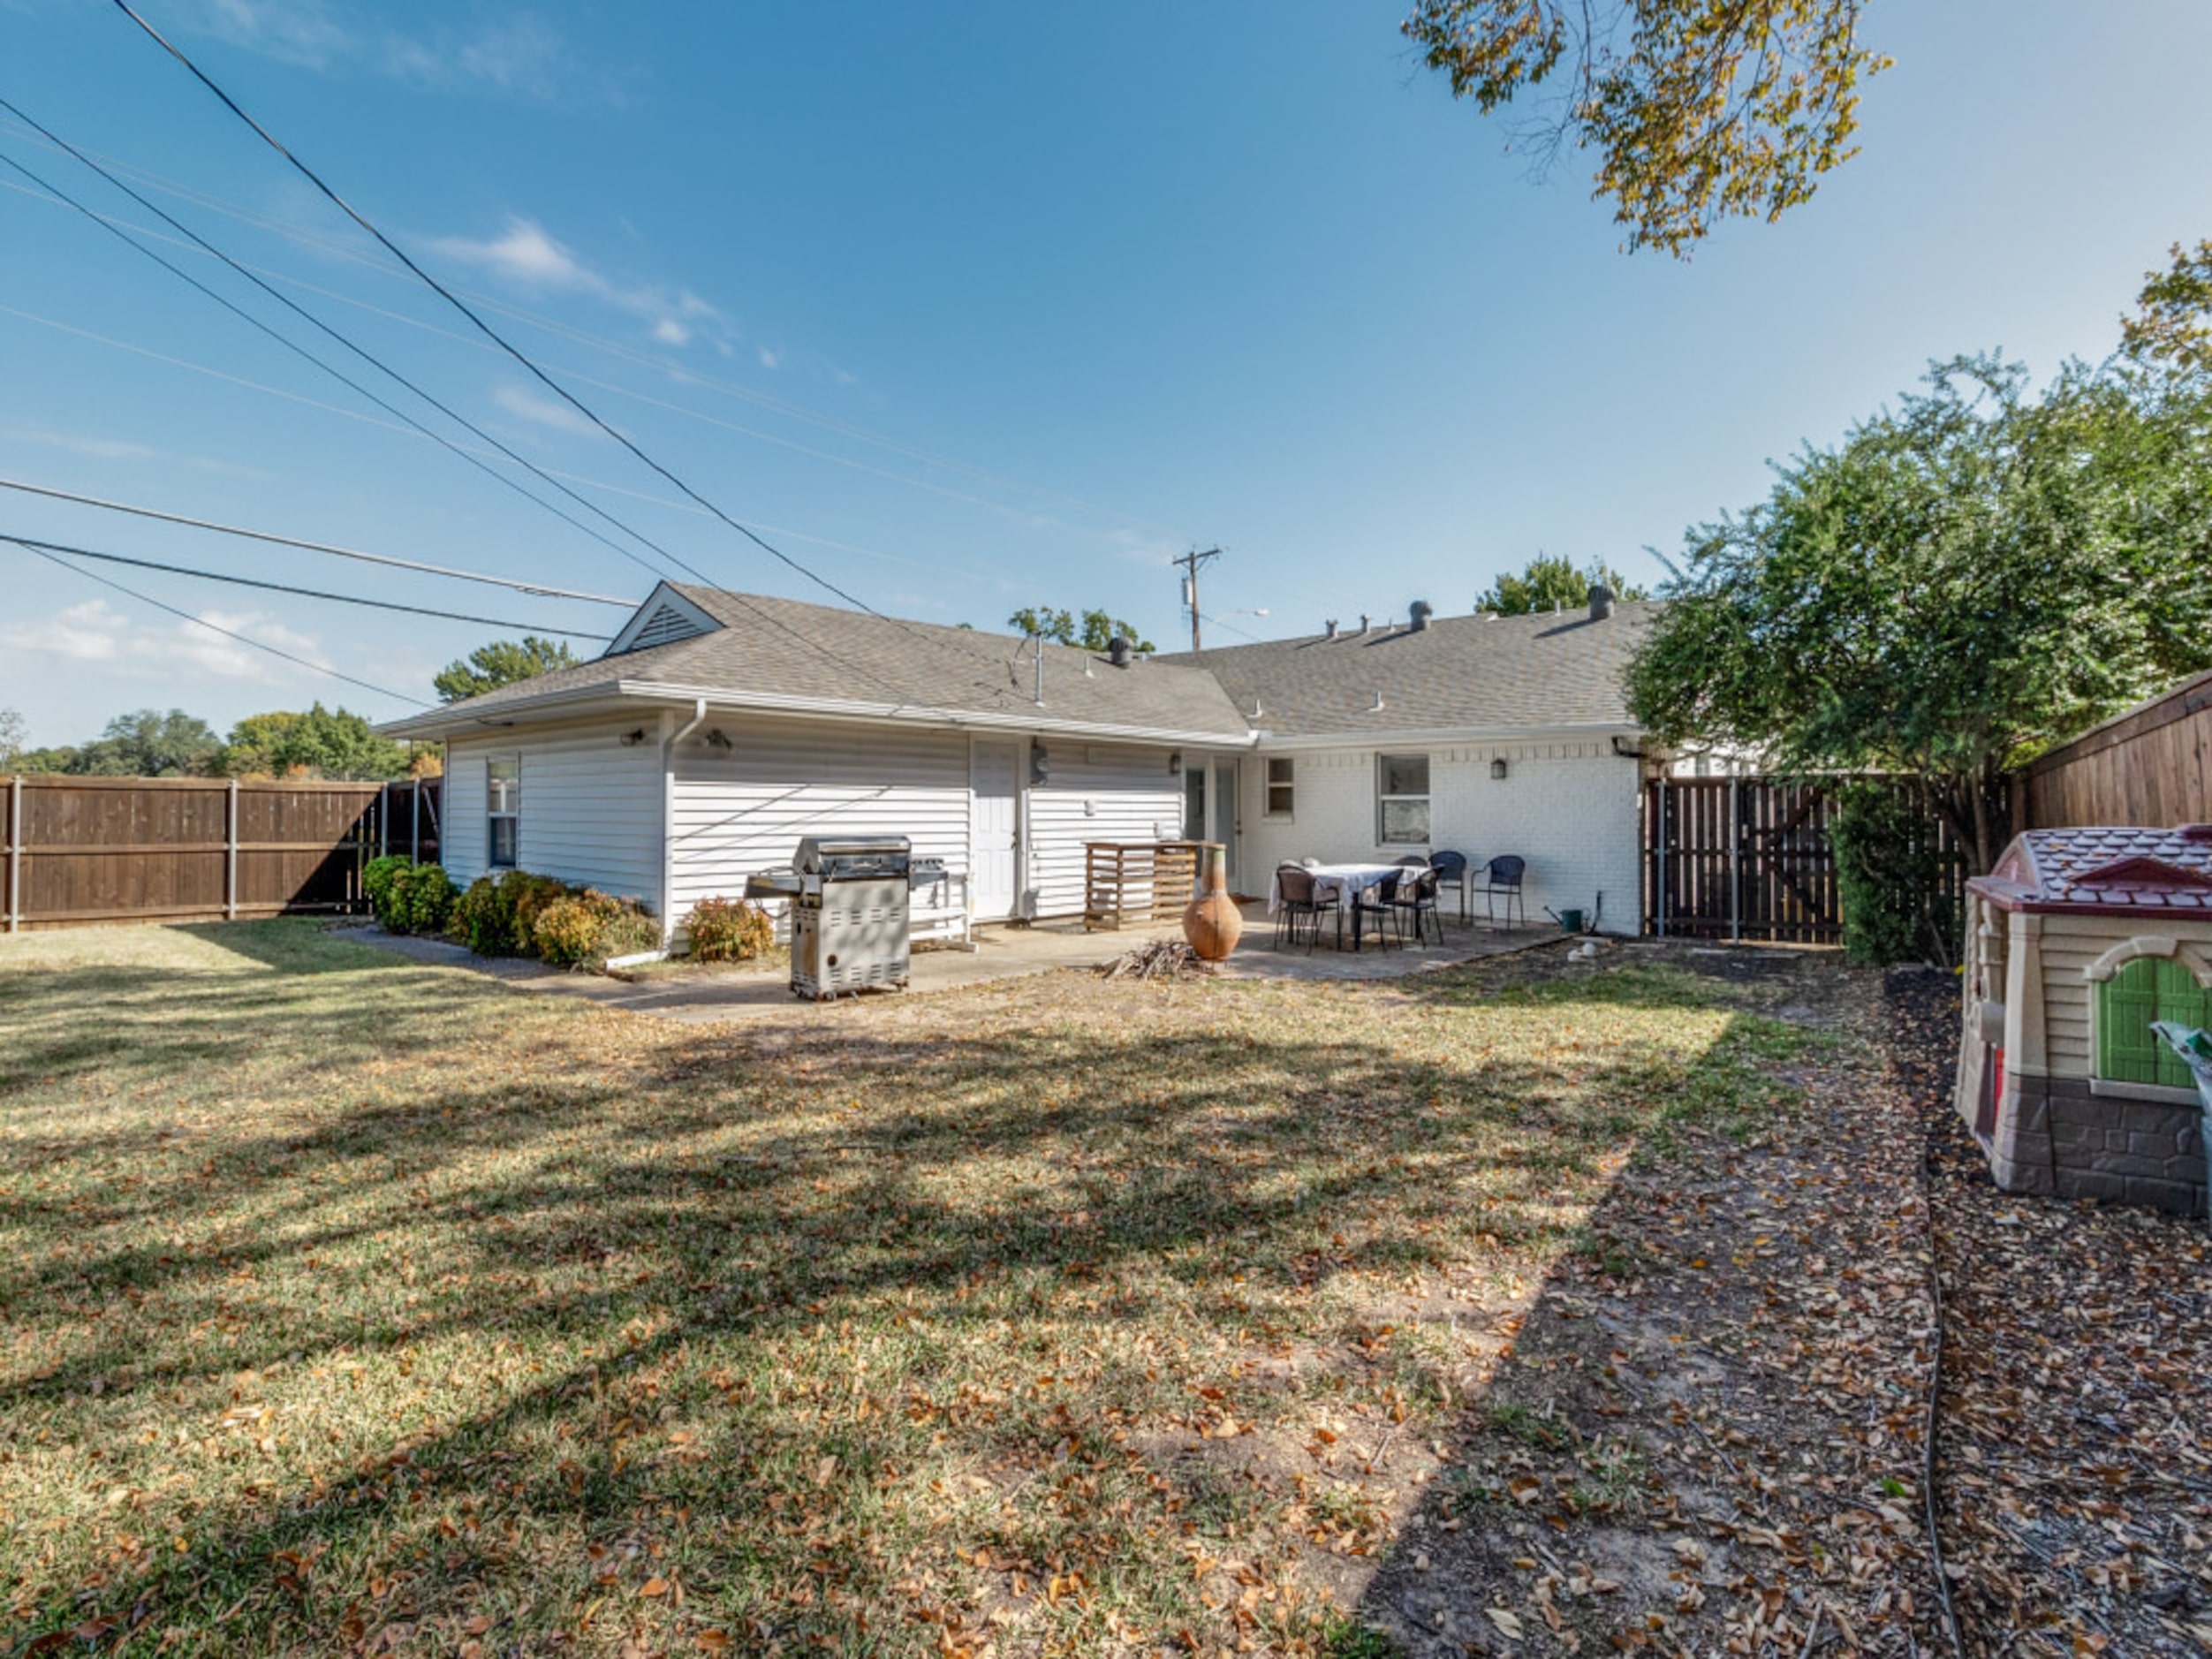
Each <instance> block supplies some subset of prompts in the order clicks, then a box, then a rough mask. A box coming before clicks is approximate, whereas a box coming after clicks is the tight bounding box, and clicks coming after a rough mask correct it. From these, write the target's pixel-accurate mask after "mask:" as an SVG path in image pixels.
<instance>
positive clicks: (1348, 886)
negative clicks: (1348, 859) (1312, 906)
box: [1268, 864, 1426, 916]
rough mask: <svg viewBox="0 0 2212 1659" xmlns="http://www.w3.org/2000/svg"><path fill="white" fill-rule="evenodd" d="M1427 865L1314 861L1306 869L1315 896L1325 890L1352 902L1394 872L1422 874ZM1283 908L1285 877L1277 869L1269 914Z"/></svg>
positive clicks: (1270, 890)
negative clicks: (1312, 879) (1311, 879)
mask: <svg viewBox="0 0 2212 1659" xmlns="http://www.w3.org/2000/svg"><path fill="white" fill-rule="evenodd" d="M1425 868H1426V867H1425V866H1420V865H1410V864H1313V865H1308V866H1307V868H1306V873H1307V875H1311V876H1312V877H1313V878H1314V898H1321V897H1322V895H1323V894H1326V893H1334V894H1336V895H1337V903H1338V904H1340V905H1350V904H1351V903H1352V898H1353V897H1354V896H1355V895H1357V894H1360V893H1364V892H1366V891H1367V889H1369V888H1370V887H1373V886H1374V885H1375V883H1378V882H1380V881H1382V880H1383V878H1384V877H1386V876H1391V875H1420V874H1421V873H1422V871H1423V870H1424V869H1425ZM1282 908H1283V878H1282V876H1281V875H1280V874H1279V873H1278V874H1277V875H1275V876H1273V877H1271V878H1269V882H1268V914H1269V915H1270V916H1272V915H1273V914H1274V913H1276V911H1278V910H1280V909H1282Z"/></svg>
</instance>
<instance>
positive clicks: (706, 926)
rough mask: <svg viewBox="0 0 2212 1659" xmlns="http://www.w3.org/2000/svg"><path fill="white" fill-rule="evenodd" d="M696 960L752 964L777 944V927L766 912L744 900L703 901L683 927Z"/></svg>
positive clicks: (695, 907) (694, 907)
mask: <svg viewBox="0 0 2212 1659" xmlns="http://www.w3.org/2000/svg"><path fill="white" fill-rule="evenodd" d="M684 931H685V932H686V933H687V934H689V935H690V936H691V953H692V956H693V959H694V960H696V961H701V962H749V961H751V960H752V959H753V958H754V957H756V956H758V955H760V954H761V951H765V950H767V949H768V948H769V946H770V945H772V944H774V943H776V924H775V922H774V921H772V920H769V914H768V913H767V912H766V911H764V910H762V909H761V908H760V907H759V906H758V905H750V904H747V903H746V901H745V900H744V899H742V898H702V899H701V900H700V901H699V903H698V904H697V905H694V906H693V909H692V913H691V920H688V921H686V923H685V924H684Z"/></svg>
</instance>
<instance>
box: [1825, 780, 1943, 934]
mask: <svg viewBox="0 0 2212 1659" xmlns="http://www.w3.org/2000/svg"><path fill="white" fill-rule="evenodd" d="M1936 834H1937V832H1936V827H1935V816H1934V814H1932V813H1931V812H1930V811H1929V810H1928V807H1925V806H1924V805H1922V804H1921V803H1920V800H1919V799H1917V798H1916V797H1914V796H1913V795H1912V794H1911V793H1909V792H1907V791H1906V790H1905V789H1904V788H1902V787H1901V786H1900V785H1898V784H1895V783H1893V782H1889V781H1885V780H1880V779H1873V778H1868V779H1863V780H1861V781H1860V782H1857V783H1852V784H1846V785H1845V786H1844V788H1843V790H1842V791H1841V792H1840V796H1839V799H1838V800H1837V811H1836V815H1835V817H1834V818H1833V819H1832V820H1831V821H1830V822H1829V838H1830V839H1831V840H1832V841H1833V843H1834V844H1835V848H1836V886H1837V892H1838V895H1839V897H1840V898H1842V900H1843V906H1844V953H1845V955H1846V956H1848V957H1849V958H1851V959H1852V961H1853V962H1862V963H1867V964H1869V965H1871V966H1877V967H1880V966H1888V965H1889V964H1890V963H1892V962H1914V961H1921V960H1928V961H1934V962H1944V963H1949V962H1956V961H1957V960H1958V945H1959V936H1960V929H1961V928H1962V927H1963V925H1964V923H1963V921H1962V920H1961V918H1960V916H1959V914H1958V905H1957V903H1956V902H1955V900H1954V898H1952V896H1951V894H1950V893H1949V892H1947V891H1946V890H1945V883H1944V881H1943V852H1941V850H1940V848H1939V846H1938V844H1937V840H1936Z"/></svg>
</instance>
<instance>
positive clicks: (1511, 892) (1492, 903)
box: [1481, 852, 1528, 933]
mask: <svg viewBox="0 0 2212 1659" xmlns="http://www.w3.org/2000/svg"><path fill="white" fill-rule="evenodd" d="M1527 873H1528V860H1526V859H1524V858H1521V857H1519V856H1518V855H1517V854H1515V853H1511V852H1507V853H1503V854H1501V855H1500V856H1498V857H1497V858H1494V859H1492V860H1490V861H1489V864H1488V865H1487V866H1485V867H1484V873H1483V878H1482V886H1481V894H1482V911H1483V915H1484V917H1485V919H1486V920H1488V921H1489V924H1490V930H1491V931H1492V932H1493V933H1495V932H1496V931H1498V925H1497V912H1498V905H1499V903H1500V901H1503V902H1504V907H1505V930H1506V931H1507V932H1511V930H1512V927H1513V913H1514V911H1515V910H1516V909H1518V910H1519V912H1520V920H1521V926H1522V927H1524V928H1525V927H1526V926H1527V925H1528V901H1527V899H1526V898H1525V897H1523V895H1522V893H1521V880H1522V878H1523V877H1524V876H1526V875H1527Z"/></svg>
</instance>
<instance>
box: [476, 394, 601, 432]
mask: <svg viewBox="0 0 2212 1659" xmlns="http://www.w3.org/2000/svg"><path fill="white" fill-rule="evenodd" d="M491 400H492V401H493V402H494V403H496V404H497V405H499V406H500V407H501V408H502V409H504V410H505V411H506V412H507V413H509V414H511V415H513V416H515V417H516V418H517V419H518V420H529V421H534V422H535V423H536V424H537V425H539V426H542V427H551V428H553V429H554V430H555V431H557V432H572V433H574V434H575V435H576V436H579V437H586V438H593V437H597V436H600V433H599V428H597V427H595V426H594V425H593V424H592V423H591V422H590V421H589V420H586V419H585V418H584V417H583V416H582V415H580V414H578V413H576V411H575V410H573V409H572V408H570V407H569V406H568V405H566V404H564V403H563V402H562V401H561V400H560V399H559V398H551V397H548V396H547V395H546V394H545V393H543V392H536V391H532V390H530V389H529V388H528V387H526V386H514V385H507V386H502V387H500V388H499V389H498V390H496V391H494V392H493V393H492V395H491Z"/></svg>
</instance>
